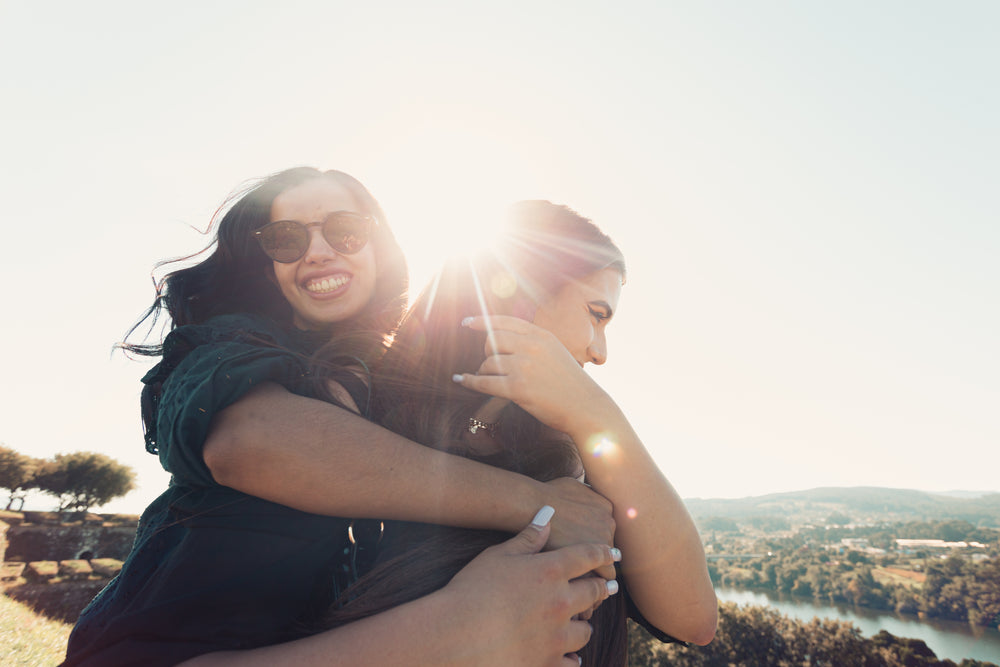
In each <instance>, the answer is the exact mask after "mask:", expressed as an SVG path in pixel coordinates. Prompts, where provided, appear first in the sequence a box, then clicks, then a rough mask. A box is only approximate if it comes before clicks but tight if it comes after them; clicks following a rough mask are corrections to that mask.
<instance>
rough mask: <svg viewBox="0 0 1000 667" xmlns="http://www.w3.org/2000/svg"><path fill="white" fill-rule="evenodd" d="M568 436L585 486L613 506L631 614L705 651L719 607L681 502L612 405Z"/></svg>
mask: <svg viewBox="0 0 1000 667" xmlns="http://www.w3.org/2000/svg"><path fill="white" fill-rule="evenodd" d="M570 435H571V436H572V437H573V439H574V441H575V442H576V443H577V444H578V446H579V447H580V450H581V455H582V458H583V463H584V468H585V469H586V472H587V481H588V483H589V484H591V485H592V486H593V488H594V489H595V490H596V491H598V492H599V493H601V494H602V495H603V496H605V497H606V498H608V499H609V500H611V502H612V503H613V504H614V518H615V522H616V526H617V529H616V532H615V544H616V546H618V547H619V548H620V549H621V550H622V553H623V554H624V559H623V561H622V565H621V567H622V574H623V577H624V579H625V581H626V582H627V584H628V591H629V595H630V596H631V597H632V599H633V601H634V602H635V603H636V606H637V607H638V608H639V610H640V611H641V612H642V614H643V616H645V617H646V619H647V620H648V621H650V622H651V623H653V624H654V625H655V626H656V627H658V628H660V629H662V630H664V631H665V632H667V633H669V634H670V635H672V636H674V637H676V638H677V639H681V640H684V641H691V642H694V643H698V644H704V643H707V642H708V641H709V640H710V639H711V638H712V636H713V634H714V632H715V624H716V617H717V601H716V598H715V592H714V590H713V587H712V583H711V580H710V579H709V576H708V568H707V565H706V561H705V554H704V549H703V547H702V543H701V537H700V536H699V534H698V530H697V528H696V526H695V524H694V521H693V520H692V518H691V516H690V514H689V513H688V511H687V508H686V507H685V506H684V503H683V501H682V500H681V498H680V496H679V495H678V494H677V492H676V491H675V490H674V488H673V486H672V485H671V484H670V482H669V481H668V480H667V478H666V477H665V476H664V475H663V473H662V472H661V471H660V469H659V468H658V467H657V465H656V463H655V461H653V459H652V457H651V456H650V454H649V452H648V451H647V450H646V448H645V446H644V445H643V444H642V442H641V441H640V440H639V437H638V436H637V435H636V433H635V431H634V430H633V429H632V427H631V425H630V424H629V423H628V421H627V419H626V418H625V416H624V414H623V413H622V412H621V410H620V409H619V408H618V406H617V405H615V404H614V402H613V401H611V399H610V398H608V399H607V401H606V402H602V405H601V406H600V408H597V409H593V410H588V412H587V414H586V417H585V418H583V417H581V418H580V419H579V420H577V422H576V423H575V428H574V429H572V431H571V432H570ZM595 446H596V447H598V448H599V449H598V450H597V451H595V449H594V448H595Z"/></svg>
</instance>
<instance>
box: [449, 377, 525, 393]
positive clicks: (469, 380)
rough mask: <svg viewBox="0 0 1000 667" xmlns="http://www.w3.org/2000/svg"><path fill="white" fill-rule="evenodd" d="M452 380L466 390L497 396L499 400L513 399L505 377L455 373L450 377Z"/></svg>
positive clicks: (509, 385) (508, 382)
mask: <svg viewBox="0 0 1000 667" xmlns="http://www.w3.org/2000/svg"><path fill="white" fill-rule="evenodd" d="M451 379H452V380H454V381H455V382H457V383H459V384H461V385H462V386H463V387H466V388H467V389H471V390H472V391H478V392H479V393H481V394H489V395H490V396H499V397H500V398H509V399H513V398H514V396H513V392H512V391H511V390H512V387H511V383H510V380H508V378H507V376H505V375H473V374H472V373H457V374H455V375H453V376H452V377H451Z"/></svg>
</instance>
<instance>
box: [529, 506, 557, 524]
mask: <svg viewBox="0 0 1000 667" xmlns="http://www.w3.org/2000/svg"><path fill="white" fill-rule="evenodd" d="M555 513H556V510H555V508H554V507H552V506H551V505H546V506H545V507H543V508H542V509H540V510H538V514H536V515H535V518H534V519H532V520H531V525H532V526H535V527H536V528H541V527H543V526H547V525H549V521H551V520H552V515H553V514H555Z"/></svg>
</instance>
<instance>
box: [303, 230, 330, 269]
mask: <svg viewBox="0 0 1000 667" xmlns="http://www.w3.org/2000/svg"><path fill="white" fill-rule="evenodd" d="M336 256H337V251H336V250H334V249H333V248H331V247H330V244H329V243H327V241H326V238H325V237H324V236H323V230H322V229H320V228H318V227H314V228H312V229H310V230H309V247H308V248H306V254H305V255H304V256H303V257H302V260H303V261H304V262H307V263H322V262H328V261H330V260H331V259H334V258H335V257H336Z"/></svg>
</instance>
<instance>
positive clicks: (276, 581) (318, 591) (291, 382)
mask: <svg viewBox="0 0 1000 667" xmlns="http://www.w3.org/2000/svg"><path fill="white" fill-rule="evenodd" d="M316 345H317V341H316V340H315V337H312V340H310V337H309V336H308V334H305V333H303V332H298V331H288V330H284V329H282V328H281V327H279V326H277V325H276V324H275V323H273V322H271V321H269V320H265V319H262V318H259V317H253V316H248V315H227V316H223V317H218V318H213V319H212V320H210V321H209V322H207V323H206V324H204V325H192V326H184V327H179V328H177V329H175V330H174V331H173V332H171V333H170V335H169V336H168V337H167V339H166V340H165V341H164V354H163V360H162V361H161V363H160V364H158V365H157V366H156V367H154V368H153V369H152V370H151V371H150V372H149V373H148V374H147V375H146V376H145V377H144V378H143V382H144V383H145V384H146V385H147V388H154V389H155V393H156V394H157V395H158V400H157V401H156V402H155V407H154V410H155V426H154V428H153V429H151V432H150V433H149V434H148V435H147V441H148V442H153V443H155V446H156V448H157V449H158V454H159V457H160V462H161V463H162V465H163V467H164V468H165V469H166V470H167V471H168V472H170V473H171V475H172V477H171V480H170V486H169V487H168V488H167V490H166V491H165V492H164V493H163V494H162V495H161V496H160V497H159V498H157V499H156V500H154V501H153V502H152V503H151V504H150V505H149V507H148V508H147V509H146V511H145V512H144V513H143V515H142V518H141V520H140V522H139V528H138V531H137V533H136V538H135V543H134V545H133V547H132V552H131V554H130V555H129V557H128V559H127V560H126V561H125V564H124V566H123V568H122V570H121V573H120V574H119V575H118V576H117V577H116V578H115V579H114V580H112V581H111V583H109V584H108V586H107V587H106V588H105V589H104V590H103V591H102V592H101V593H100V594H98V596H97V597H96V598H95V599H94V600H93V601H92V602H91V603H90V605H88V607H87V608H86V609H85V610H84V611H83V613H82V614H81V616H80V619H79V620H78V621H77V624H76V627H75V628H74V630H73V633H72V635H71V636H70V640H69V647H68V650H67V659H66V662H65V663H64V664H65V665H102V666H104V665H132V664H135V665H173V664H176V663H178V662H182V661H184V660H186V659H188V658H191V657H194V656H197V655H201V654H203V653H208V652H211V651H218V650H229V649H246V648H254V647H259V646H265V645H269V644H275V643H278V642H282V641H287V640H289V639H294V638H297V637H300V636H303V635H305V634H308V627H307V626H308V624H309V623H310V622H311V621H312V620H313V619H314V617H315V616H316V615H317V614H318V613H320V612H322V611H323V610H325V609H326V608H327V606H329V604H330V603H331V602H332V601H333V600H334V599H335V598H336V596H337V594H338V591H339V590H342V588H343V587H344V586H345V585H346V584H347V583H350V581H352V580H353V579H354V578H356V576H357V573H358V572H357V571H358V570H359V569H362V570H363V569H366V567H367V566H366V565H365V564H362V563H358V562H357V557H358V555H357V553H356V550H353V549H352V545H351V542H350V541H349V539H348V530H347V529H348V526H349V525H350V523H351V522H350V520H348V519H344V518H336V517H328V516H320V515H316V514H309V513H306V512H300V511H298V510H294V509H291V508H289V507H285V506H283V505H279V504H276V503H272V502H268V501H266V500H262V499H260V498H256V497H253V496H249V495H246V494H244V493H240V492H239V491H236V490H234V489H230V488H228V487H224V486H220V485H219V484H217V483H216V482H215V481H214V479H213V478H212V475H211V472H210V471H209V470H208V467H207V466H206V465H205V462H204V460H203V458H202V446H203V444H204V442H205V437H206V435H207V434H208V428H209V424H210V422H211V419H212V417H213V415H214V414H216V413H217V412H218V411H220V410H222V409H223V408H225V407H226V406H228V405H231V404H232V403H234V402H236V401H237V400H239V399H240V397H242V396H243V395H244V394H245V393H246V392H247V391H249V390H250V389H252V388H253V387H255V386H257V385H258V384H260V383H261V382H277V383H279V384H281V385H283V386H284V387H286V388H287V389H288V390H290V391H292V392H294V393H297V394H300V395H304V396H311V395H312V391H311V388H310V382H309V377H308V370H307V359H308V354H309V353H311V352H312V351H313V350H314V349H315V347H316ZM337 379H341V378H339V377H338V378H337ZM344 379H345V381H344V382H343V384H344V385H345V388H347V390H348V391H349V393H350V394H351V396H352V398H353V399H354V401H355V402H356V403H357V405H358V406H360V407H361V409H362V411H364V410H365V409H366V403H367V390H366V388H365V386H364V384H363V383H361V382H358V381H356V378H354V377H353V375H351V376H350V378H344ZM350 379H354V380H355V381H354V382H350V381H348V380H350ZM161 386H162V388H161ZM376 525H377V523H376ZM356 529H357V528H356ZM362 556H363V554H362Z"/></svg>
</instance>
